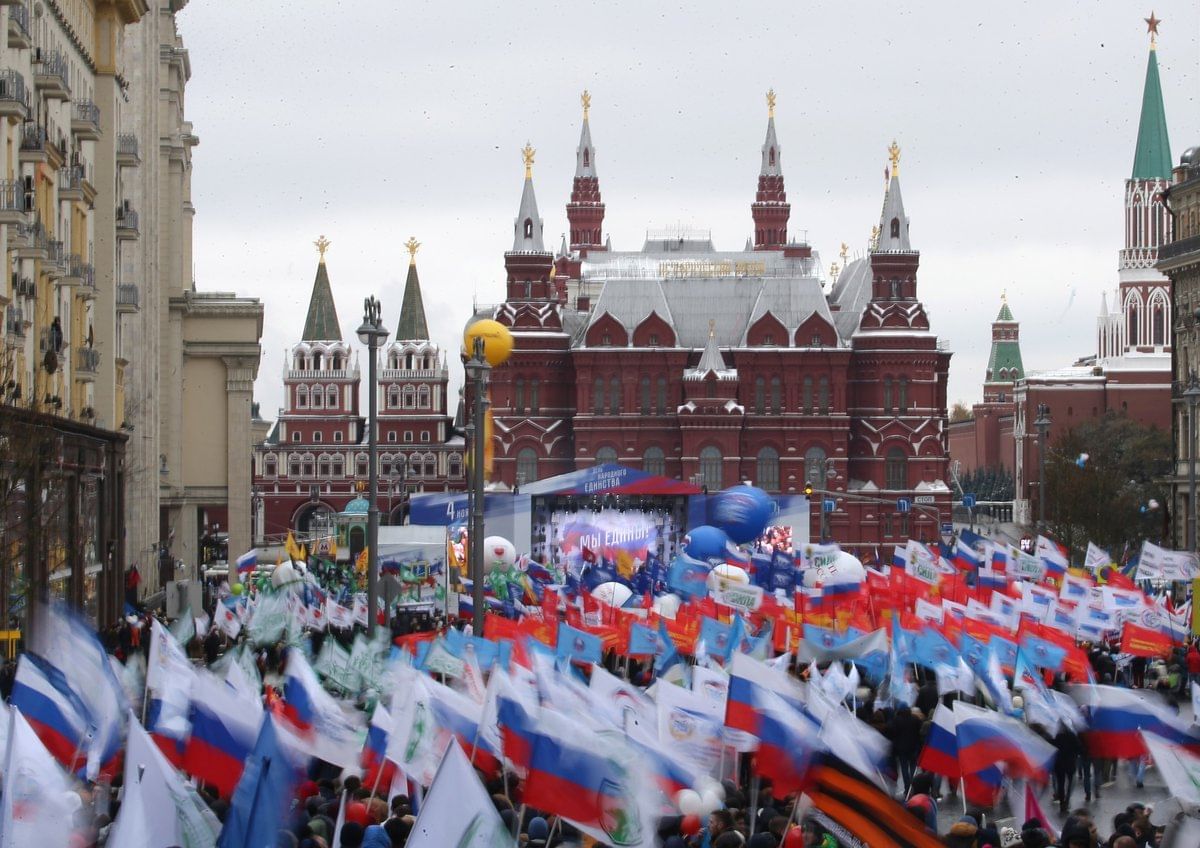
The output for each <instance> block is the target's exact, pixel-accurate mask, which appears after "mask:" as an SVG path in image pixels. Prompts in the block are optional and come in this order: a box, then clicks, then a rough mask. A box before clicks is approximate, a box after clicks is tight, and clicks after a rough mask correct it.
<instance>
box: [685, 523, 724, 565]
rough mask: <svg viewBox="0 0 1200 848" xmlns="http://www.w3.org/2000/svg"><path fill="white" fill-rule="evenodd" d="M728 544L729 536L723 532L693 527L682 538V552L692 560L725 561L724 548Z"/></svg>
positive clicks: (706, 526)
mask: <svg viewBox="0 0 1200 848" xmlns="http://www.w3.org/2000/svg"><path fill="white" fill-rule="evenodd" d="M728 544H729V536H728V535H727V534H726V533H725V531H724V530H721V529H720V528H717V527H710V526H709V525H707V524H701V525H700V526H699V527H693V528H692V529H691V530H689V531H688V534H687V535H686V536H684V537H683V551H684V553H686V554H687V555H688V556H690V557H691V558H692V559H699V560H707V559H719V560H724V559H725V546H726V545H728Z"/></svg>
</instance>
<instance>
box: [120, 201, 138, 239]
mask: <svg viewBox="0 0 1200 848" xmlns="http://www.w3.org/2000/svg"><path fill="white" fill-rule="evenodd" d="M137 237H138V213H137V210H136V209H134V208H133V204H132V203H130V202H129V201H128V200H126V201H123V202H122V203H121V205H120V206H118V207H117V238H118V239H124V240H127V241H128V240H130V239H135V238H137Z"/></svg>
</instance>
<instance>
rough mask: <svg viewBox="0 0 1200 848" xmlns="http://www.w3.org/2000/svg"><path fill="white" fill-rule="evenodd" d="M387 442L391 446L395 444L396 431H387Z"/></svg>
mask: <svg viewBox="0 0 1200 848" xmlns="http://www.w3.org/2000/svg"><path fill="white" fill-rule="evenodd" d="M387 440H388V441H389V442H391V443H392V444H395V442H396V431H395V430H389V431H388V435H387Z"/></svg>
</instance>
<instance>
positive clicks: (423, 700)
mask: <svg viewBox="0 0 1200 848" xmlns="http://www.w3.org/2000/svg"><path fill="white" fill-rule="evenodd" d="M398 672H399V675H400V677H401V678H402V680H401V683H400V685H398V686H397V687H396V692H395V694H394V695H393V696H392V706H391V709H390V710H389V712H390V713H391V714H392V730H391V732H390V733H389V734H388V745H387V758H388V759H389V760H391V761H392V762H394V763H396V764H397V765H398V766H400V768H402V769H404V771H405V773H406V774H408V775H409V776H410V777H411V778H412V779H413V780H415V781H417V782H418V783H420V784H421V785H422V786H428V785H429V784H430V782H432V780H433V778H434V774H435V773H436V771H437V763H438V758H439V757H440V756H441V754H442V747H441V746H442V744H444V740H443V738H442V734H441V733H440V732H439V730H438V727H437V722H436V721H435V720H434V716H433V706H432V703H431V702H432V700H433V698H432V695H431V694H430V692H429V687H428V686H427V685H426V678H425V677H423V676H422V675H421V674H419V673H417V672H416V671H413V670H412V669H411V668H408V669H400V670H398Z"/></svg>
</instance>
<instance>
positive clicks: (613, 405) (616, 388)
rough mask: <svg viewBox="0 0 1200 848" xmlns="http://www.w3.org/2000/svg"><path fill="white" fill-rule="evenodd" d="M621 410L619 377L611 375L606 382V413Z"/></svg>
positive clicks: (612, 413) (611, 413)
mask: <svg viewBox="0 0 1200 848" xmlns="http://www.w3.org/2000/svg"><path fill="white" fill-rule="evenodd" d="M620 411H621V378H620V377H613V378H612V380H611V381H610V382H609V384H608V414H609V415H616V414H618V413H619V412H620Z"/></svg>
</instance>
